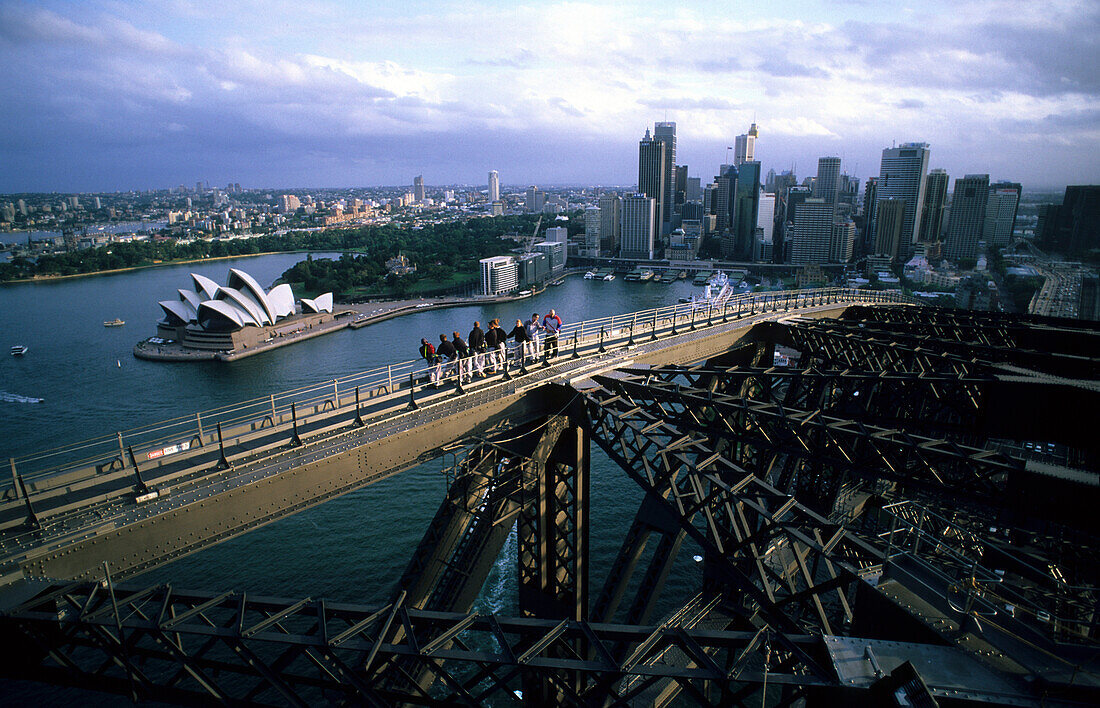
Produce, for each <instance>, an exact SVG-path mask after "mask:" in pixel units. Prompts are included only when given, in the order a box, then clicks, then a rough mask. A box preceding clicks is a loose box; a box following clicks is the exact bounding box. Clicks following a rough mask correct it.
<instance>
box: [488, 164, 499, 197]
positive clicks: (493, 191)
mask: <svg viewBox="0 0 1100 708" xmlns="http://www.w3.org/2000/svg"><path fill="white" fill-rule="evenodd" d="M489 201H490V202H499V201H500V175H499V174H498V173H497V171H496V170H491V171H490V172H489Z"/></svg>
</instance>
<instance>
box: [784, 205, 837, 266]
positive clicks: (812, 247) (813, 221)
mask: <svg viewBox="0 0 1100 708" xmlns="http://www.w3.org/2000/svg"><path fill="white" fill-rule="evenodd" d="M832 236H833V205H832V204H826V203H825V200H824V199H816V198H814V197H810V198H809V199H806V200H805V201H804V202H802V203H801V204H799V205H798V211H797V212H796V213H795V216H794V224H793V227H792V228H791V231H790V234H789V239H790V241H791V243H790V244H789V246H788V252H789V253H790V254H791V264H792V265H808V264H811V263H828V262H829V245H830V242H831V240H832Z"/></svg>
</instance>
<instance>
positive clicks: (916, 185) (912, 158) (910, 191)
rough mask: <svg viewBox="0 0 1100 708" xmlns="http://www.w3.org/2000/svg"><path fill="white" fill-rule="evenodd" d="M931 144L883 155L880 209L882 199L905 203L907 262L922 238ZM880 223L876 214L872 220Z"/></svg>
mask: <svg viewBox="0 0 1100 708" xmlns="http://www.w3.org/2000/svg"><path fill="white" fill-rule="evenodd" d="M928 156H929V151H928V143H902V144H901V145H900V146H898V147H890V148H886V149H884V150H883V151H882V162H881V164H880V167H879V176H878V183H877V185H876V190H877V201H875V202H874V204H875V205H876V209H877V205H878V204H879V203H880V202H881V201H882V200H883V199H901V200H904V201H905V211H904V213H903V214H902V227H901V244H900V246H899V253H901V255H902V257H904V258H906V259H908V255H909V253H910V251H911V250H912V246H913V244H914V243H916V242H917V241H918V240H919V239H918V237H919V236H920V217H921V214H922V213H923V211H924V195H925V189H926V186H927V183H926V179H927V174H928ZM873 219H874V221H876V222H877V220H878V216H877V214H876V215H875V216H874V217H873Z"/></svg>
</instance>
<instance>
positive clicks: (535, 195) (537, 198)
mask: <svg viewBox="0 0 1100 708" xmlns="http://www.w3.org/2000/svg"><path fill="white" fill-rule="evenodd" d="M524 206H525V207H526V209H527V213H528V214H538V213H540V212H542V209H543V207H545V206H546V192H544V191H542V190H541V189H539V188H538V187H536V186H535V185H533V184H532V185H531V186H530V187H528V188H527V192H526V193H525V194H524Z"/></svg>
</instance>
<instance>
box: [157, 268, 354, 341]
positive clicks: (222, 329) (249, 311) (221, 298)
mask: <svg viewBox="0 0 1100 708" xmlns="http://www.w3.org/2000/svg"><path fill="white" fill-rule="evenodd" d="M191 281H192V285H193V289H190V288H180V289H178V290H177V291H176V293H177V295H178V298H177V299H175V300H161V301H160V302H159V303H157V304H158V305H160V308H161V310H162V311H163V313H164V319H162V320H160V321H159V322H157V336H158V337H159V338H161V339H163V340H172V341H175V342H179V343H180V345H181V346H182V347H183V348H184V349H199V350H209V351H233V350H237V349H242V348H244V347H249V346H255V345H257V344H260V343H262V342H265V341H267V340H268V339H270V338H271V337H272V336H275V335H276V334H277V333H278V332H281V331H283V330H284V329H285V327H286V326H287V325H286V321H287V320H292V319H294V318H295V317H296V315H295V305H294V292H293V291H292V290H291V288H290V286H289V285H287V284H285V283H284V284H282V285H278V286H276V287H274V288H272V289H271V290H270V291H265V290H264V289H263V288H262V287H261V286H260V284H259V283H258V282H256V279H255V278H253V277H252V276H251V275H249V274H248V273H246V272H244V271H243V270H240V269H238V268H231V269H230V270H229V276H228V278H227V280H226V284H225V285H218V284H217V283H216V282H214V281H213V280H211V279H210V278H207V277H206V276H203V275H199V274H197V273H192V274H191ZM301 306H302V308H301V315H300V316H298V318H299V319H301V318H305V320H307V321H306V322H305V325H310V326H311V325H316V324H323V323H325V322H327V321H330V320H331V319H332V308H333V302H332V293H325V294H323V295H321V296H320V297H317V298H313V299H309V298H302V300H301ZM326 314H327V315H328V317H325V316H324V315H326ZM313 315H318V317H312V316H313ZM275 325H278V328H276V327H275Z"/></svg>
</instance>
